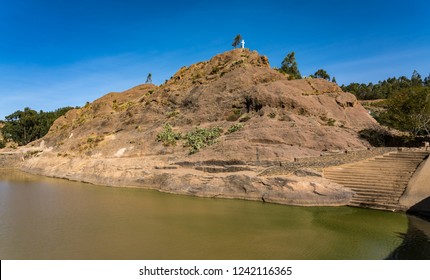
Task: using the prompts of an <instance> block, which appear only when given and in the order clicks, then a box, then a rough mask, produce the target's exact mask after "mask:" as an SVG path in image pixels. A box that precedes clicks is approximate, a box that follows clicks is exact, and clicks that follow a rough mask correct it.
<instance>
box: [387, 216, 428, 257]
mask: <svg viewBox="0 0 430 280" xmlns="http://www.w3.org/2000/svg"><path fill="white" fill-rule="evenodd" d="M401 235H402V238H403V242H402V244H400V246H399V247H398V248H396V250H394V252H393V253H391V254H390V255H389V256H388V259H397V260H428V259H430V221H429V220H428V219H422V218H418V217H415V216H408V231H407V232H406V234H401Z"/></svg>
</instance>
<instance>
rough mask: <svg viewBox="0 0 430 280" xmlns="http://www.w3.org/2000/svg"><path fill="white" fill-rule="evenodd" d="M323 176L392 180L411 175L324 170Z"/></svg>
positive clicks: (410, 173)
mask: <svg viewBox="0 0 430 280" xmlns="http://www.w3.org/2000/svg"><path fill="white" fill-rule="evenodd" d="M323 174H324V177H327V178H346V179H348V178H358V179H361V178H367V179H381V180H387V179H394V180H409V177H410V176H411V175H412V172H408V173H404V174H396V175H393V176H384V175H389V174H388V173H387V174H385V173H366V172H358V171H357V172H327V171H324V173H323Z"/></svg>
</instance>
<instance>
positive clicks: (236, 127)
mask: <svg viewBox="0 0 430 280" xmlns="http://www.w3.org/2000/svg"><path fill="white" fill-rule="evenodd" d="M243 126H244V125H243V123H236V124H234V125H232V126H230V128H229V129H228V130H227V133H233V132H236V131H239V130H241V129H242V128H243Z"/></svg>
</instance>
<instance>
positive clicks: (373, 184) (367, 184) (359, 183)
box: [325, 177, 408, 187]
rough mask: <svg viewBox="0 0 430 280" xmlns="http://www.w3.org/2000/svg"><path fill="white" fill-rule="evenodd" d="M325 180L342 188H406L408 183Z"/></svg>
mask: <svg viewBox="0 0 430 280" xmlns="http://www.w3.org/2000/svg"><path fill="white" fill-rule="evenodd" d="M325 178H327V179H329V180H330V181H333V182H335V183H338V184H341V185H344V186H347V185H349V186H352V185H356V186H369V187H376V186H392V187H398V186H406V185H407V184H408V181H401V182H390V181H382V180H381V181H370V180H365V179H362V180H360V179H354V180H348V179H343V180H340V179H339V180H338V179H334V178H330V177H325Z"/></svg>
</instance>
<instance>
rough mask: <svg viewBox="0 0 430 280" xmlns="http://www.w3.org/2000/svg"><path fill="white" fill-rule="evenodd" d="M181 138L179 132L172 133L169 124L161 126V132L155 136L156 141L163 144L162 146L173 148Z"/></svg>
mask: <svg viewBox="0 0 430 280" xmlns="http://www.w3.org/2000/svg"><path fill="white" fill-rule="evenodd" d="M181 138H182V134H181V133H180V132H174V131H173V128H172V126H171V125H170V124H169V123H166V124H165V125H164V126H163V131H162V132H160V133H159V134H158V135H157V141H158V142H163V145H164V146H170V145H172V146H174V145H176V142H177V141H178V140H180V139H181Z"/></svg>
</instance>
